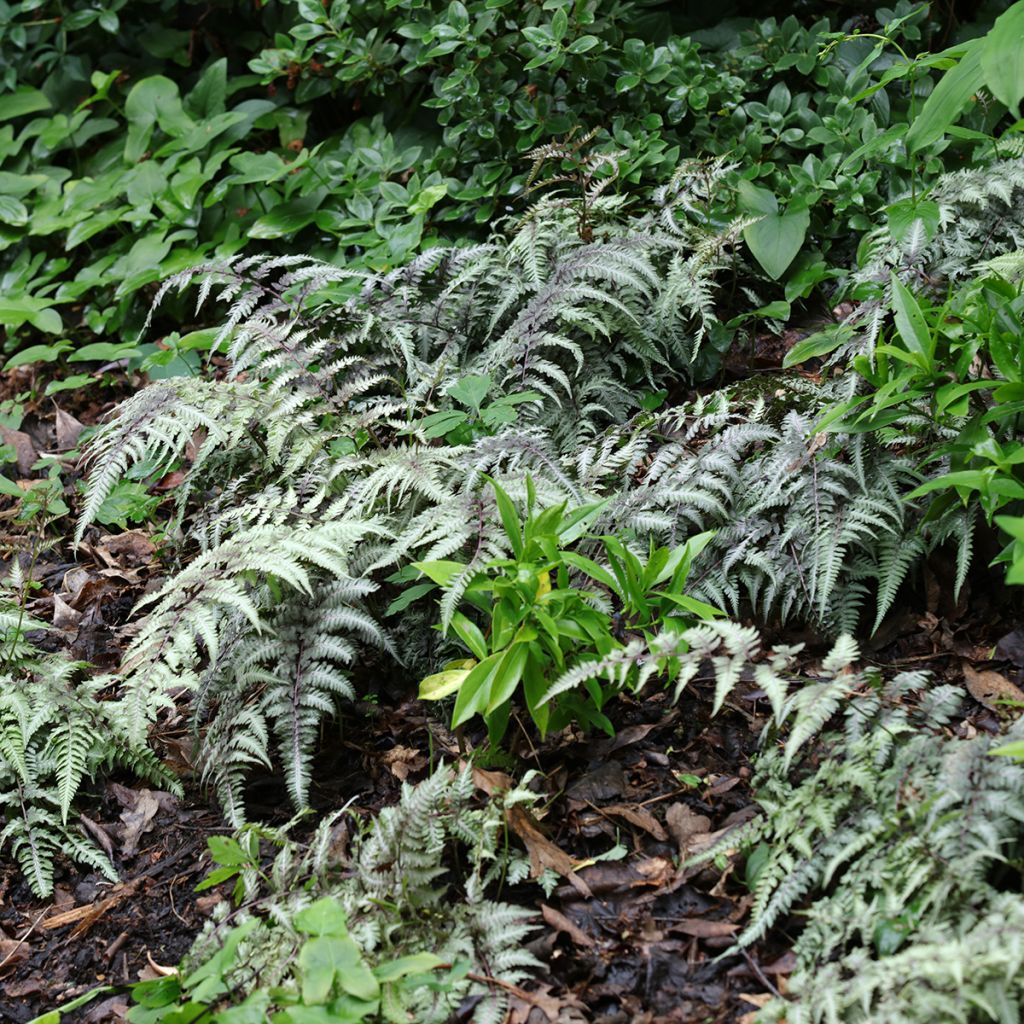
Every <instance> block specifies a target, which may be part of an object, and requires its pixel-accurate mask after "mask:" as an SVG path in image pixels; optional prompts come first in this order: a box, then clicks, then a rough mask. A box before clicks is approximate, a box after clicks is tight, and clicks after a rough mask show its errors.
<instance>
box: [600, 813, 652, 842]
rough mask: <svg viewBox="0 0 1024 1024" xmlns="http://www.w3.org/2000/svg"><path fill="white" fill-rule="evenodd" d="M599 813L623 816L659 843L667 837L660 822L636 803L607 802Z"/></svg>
mask: <svg viewBox="0 0 1024 1024" xmlns="http://www.w3.org/2000/svg"><path fill="white" fill-rule="evenodd" d="M601 813H602V814H614V815H615V816H616V817H618V818H625V819H626V821H628V822H629V823H630V825H635V826H636V827H637V828H640V829H643V830H644V831H645V832H647V833H648V834H649V835H651V836H653V837H654V838H655V839H657V840H658V842H660V843H663V842H665V841H666V840H667V839H668V833H667V832H666V831H665V830H664V829H663V828H662V826H661V822H660V821H658V819H657V818H655V816H654V815H653V814H651V812H650V811H649V810H647V809H646V808H645V807H640V806H639V805H637V804H608V805H607V806H606V807H602V808H601Z"/></svg>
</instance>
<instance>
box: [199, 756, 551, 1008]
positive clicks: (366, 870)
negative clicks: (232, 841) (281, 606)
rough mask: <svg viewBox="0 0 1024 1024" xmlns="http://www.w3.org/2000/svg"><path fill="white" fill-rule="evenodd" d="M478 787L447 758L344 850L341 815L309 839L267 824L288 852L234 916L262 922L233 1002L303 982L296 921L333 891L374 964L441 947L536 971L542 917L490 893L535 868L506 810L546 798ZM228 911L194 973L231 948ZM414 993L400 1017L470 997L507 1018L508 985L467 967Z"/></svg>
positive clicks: (237, 977)
mask: <svg viewBox="0 0 1024 1024" xmlns="http://www.w3.org/2000/svg"><path fill="white" fill-rule="evenodd" d="M473 796H474V786H473V782H472V776H471V774H470V772H469V771H468V770H466V771H462V772H454V771H453V770H452V769H451V768H449V767H447V766H443V765H442V766H441V767H439V768H438V769H437V770H436V771H435V772H434V773H433V774H432V775H430V776H429V777H428V778H426V779H424V780H423V782H421V783H419V784H418V785H416V786H410V785H407V784H406V785H403V787H402V793H401V796H400V798H399V801H398V803H396V804H395V805H393V806H390V807H387V808H385V809H384V810H382V811H381V812H380V813H379V814H378V815H377V816H376V817H375V818H373V819H372V820H370V821H369V822H368V823H367V824H366V825H365V826H364V827H362V828H357V831H356V834H355V836H354V837H353V839H352V842H351V846H350V848H349V849H348V851H347V853H345V854H342V855H341V856H340V857H339V855H338V853H337V850H336V847H335V844H334V843H333V842H332V839H333V837H334V836H335V834H336V832H337V830H338V828H339V827H340V825H339V821H338V819H339V815H338V814H332V815H328V816H327V817H326V818H324V819H323V820H322V821H321V822H320V824H319V825H318V826H317V828H316V830H315V831H314V833H313V835H312V837H311V838H310V839H309V841H308V843H306V844H305V845H302V846H300V845H299V844H298V843H296V842H295V841H294V840H292V839H291V838H290V837H289V836H288V830H287V829H284V830H276V831H272V830H268V829H261V830H260V834H261V835H262V836H264V837H265V838H267V839H269V840H270V841H271V842H272V843H273V844H274V845H275V846H276V847H277V848H278V850H277V853H276V856H275V858H274V861H273V863H272V864H271V865H270V867H269V869H268V870H267V871H266V872H260V873H257V872H250V873H248V874H247V875H246V883H247V884H246V896H245V900H244V903H243V906H242V907H241V908H239V909H238V910H235V911H234V912H233V913H232V915H231V919H230V920H231V923H232V924H237V923H239V922H240V921H242V922H244V921H245V920H247V919H248V920H254V921H255V922H256V927H255V928H254V929H253V930H251V931H250V932H249V933H248V935H247V936H246V938H245V939H244V946H243V947H241V948H240V950H239V956H238V957H237V958H236V959H235V963H236V964H237V966H235V967H233V968H231V969H230V971H229V972H228V975H227V977H226V981H227V982H228V983H229V990H230V991H231V992H232V999H237V1000H238V1001H242V999H244V997H245V995H246V994H247V993H248V992H249V991H250V990H251V989H253V988H255V987H257V986H258V987H260V988H262V989H270V988H273V987H275V986H282V987H284V988H285V989H286V990H287V989H289V988H294V987H295V985H296V982H295V978H294V973H293V970H294V956H295V952H296V950H297V946H298V939H297V936H296V933H295V930H294V927H293V925H292V920H293V918H294V916H295V914H296V913H297V912H298V911H299V910H301V909H302V908H303V907H305V906H308V905H309V904H310V903H312V902H313V901H315V900H317V899H319V898H322V897H324V896H330V897H333V898H334V899H336V900H337V901H338V902H339V903H340V904H341V906H342V907H343V909H344V911H345V915H346V918H347V921H348V928H349V931H350V933H351V935H352V937H353V938H354V939H355V941H356V942H357V943H358V945H359V946H360V948H361V949H362V951H363V953H364V955H365V956H366V958H367V960H368V962H370V963H371V964H373V963H377V962H384V961H387V960H390V959H393V958H395V957H398V956H403V955H407V954H411V953H415V952H419V951H421V950H429V951H430V952H432V953H435V954H437V955H438V956H440V957H441V958H442V959H443V960H445V961H447V962H449V963H455V962H457V961H468V962H469V964H470V965H471V968H472V969H473V971H474V972H475V973H476V974H477V975H485V976H487V977H492V978H496V979H498V980H499V981H500V982H502V983H505V984H515V983H518V982H520V981H522V980H524V979H525V978H526V977H528V976H529V973H530V972H531V971H532V970H533V969H534V968H535V967H536V966H538V965H537V962H536V960H535V959H534V958H533V957H532V956H531V955H530V953H528V952H527V951H526V950H525V949H524V942H525V940H526V939H527V937H528V936H529V934H530V932H531V931H532V930H533V928H534V925H533V923H532V915H531V914H529V913H527V912H526V911H524V910H523V909H522V908H520V907H516V906H512V905H509V904H506V903H499V902H495V901H494V900H491V899H489V898H487V896H486V895H485V893H486V891H487V889H488V888H489V887H490V886H492V885H493V884H494V883H495V882H497V880H498V879H500V878H503V877H504V878H507V879H509V880H511V881H519V880H522V879H523V878H524V877H525V874H526V872H527V870H528V862H527V860H526V858H525V857H524V856H523V855H522V854H519V853H515V852H513V851H510V850H509V848H508V846H507V844H506V843H505V839H504V817H503V814H504V810H503V809H504V807H505V806H508V805H509V804H511V803H515V802H523V801H524V800H526V801H531V802H532V801H533V800H535V799H536V796H535V795H534V794H532V793H528V791H526V790H524V789H523V788H522V787H520V788H519V789H517V790H514V791H513V792H512V793H509V794H506V796H505V797H504V799H503V800H502V801H497V800H494V801H490V802H487V803H485V804H484V805H482V806H479V807H477V806H474V800H473ZM454 851H459V852H460V853H461V856H460V857H459V858H458V862H459V863H463V864H465V865H466V868H465V872H464V875H463V876H461V877H456V878H453V877H452V876H451V873H450V871H449V868H448V867H447V864H448V863H449V858H450V856H451V854H452V853H453V852H454ZM452 882H457V883H458V884H457V886H456V885H452V884H449V883H452ZM227 911H228V907H227V905H226V904H223V905H222V906H221V907H220V909H219V910H217V911H215V913H214V915H213V916H214V918H215V921H214V923H210V924H208V925H207V927H206V928H205V929H204V931H203V933H201V934H200V936H199V937H198V938H197V940H196V942H195V944H194V946H193V948H192V950H191V952H190V954H189V956H188V957H187V958H186V963H185V965H184V967H185V969H186V970H187V969H188V968H189V966H190V965H191V966H198V965H200V964H202V963H204V962H205V961H207V960H208V959H209V958H210V957H211V956H215V955H216V954H217V952H218V950H219V949H221V943H222V942H223V941H224V933H225V926H224V924H222V923H218V922H219V921H220V920H221V919H223V918H225V917H226V914H227ZM402 991H403V993H404V998H403V1001H402V1002H401V1003H400V1004H396V1005H395V1006H394V1007H393V1009H394V1011H395V1012H396V1013H397V1014H398V1015H399V1016H398V1017H396V1019H403V1020H405V1019H408V1020H416V1021H418V1022H423V1024H442V1022H444V1021H446V1020H449V1019H450V1016H451V1014H452V1012H453V1011H454V1009H455V1007H457V1006H458V1005H459V1004H460V1002H461V1001H462V1000H463V999H466V998H473V999H474V1000H479V1002H478V1004H477V1006H476V1009H475V1011H474V1018H473V1019H474V1021H479V1022H491V1024H499V1022H500V1021H502V1020H503V1019H504V1017H505V1013H506V1010H507V1004H508V996H507V992H506V990H505V989H503V988H501V987H498V986H488V985H485V984H484V983H483V982H481V981H480V980H472V979H470V978H467V977H465V976H464V975H463V976H461V977H459V978H458V980H455V981H452V982H450V983H449V984H448V985H440V984H435V985H433V986H431V987H427V986H421V987H419V988H417V989H414V990H408V989H404V990H402ZM394 995H395V996H396V997H397V992H396V993H394Z"/></svg>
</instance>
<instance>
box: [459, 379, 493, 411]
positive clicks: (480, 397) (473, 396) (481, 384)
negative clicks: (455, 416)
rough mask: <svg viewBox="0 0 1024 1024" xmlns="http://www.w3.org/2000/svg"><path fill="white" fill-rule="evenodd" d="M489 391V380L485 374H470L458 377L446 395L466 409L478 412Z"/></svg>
mask: <svg viewBox="0 0 1024 1024" xmlns="http://www.w3.org/2000/svg"><path fill="white" fill-rule="evenodd" d="M490 390H491V378H490V377H489V376H488V375H487V374H485V373H470V374H467V375H466V376H465V377H460V378H459V379H458V380H457V381H456V382H455V383H454V384H453V385H452V386H451V387H450V388H449V389H448V395H449V397H450V398H454V399H455V401H456V402H460V403H461V404H462V405H464V406H466V408H467V409H472V410H473V411H474V412H476V413H479V412H480V406H481V405H483V402H484V399H485V398H486V397H487V393H488V392H489V391H490Z"/></svg>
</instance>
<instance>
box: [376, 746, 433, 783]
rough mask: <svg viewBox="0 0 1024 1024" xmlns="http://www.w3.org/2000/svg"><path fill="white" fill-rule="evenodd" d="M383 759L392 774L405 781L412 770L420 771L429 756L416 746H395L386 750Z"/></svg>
mask: <svg viewBox="0 0 1024 1024" xmlns="http://www.w3.org/2000/svg"><path fill="white" fill-rule="evenodd" d="M381 760H382V761H383V762H384V764H386V765H387V766H388V768H390V769H391V774H392V775H394V777H395V778H396V779H398V780H399V781H400V782H405V780H406V779H407V778H408V777H409V775H410V774H411V773H412V772H418V771H420V769H422V768H424V767H425V766H426V763H427V757H426V755H425V754H424V753H422V751H419V750H417V749H416V748H415V747H401V746H394V747H392V748H391V749H390V750H387V751H385V752H384V754H383V755H382V757H381Z"/></svg>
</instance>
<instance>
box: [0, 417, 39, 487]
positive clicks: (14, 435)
mask: <svg viewBox="0 0 1024 1024" xmlns="http://www.w3.org/2000/svg"><path fill="white" fill-rule="evenodd" d="M0 442H3V443H4V444H9V445H10V446H11V447H12V448H13V449H14V454H15V457H16V459H17V465H18V472H19V473H20V474H21V475H22V476H28V475H29V473H31V472H32V467H33V466H34V465H35V464H36V460H37V459H38V458H39V456H38V455H37V454H36V447H35V445H34V444H33V443H32V438H31V437H29V436H28V434H26V433H24V432H23V431H21V430H11V429H10V427H5V426H3V425H2V424H0Z"/></svg>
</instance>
